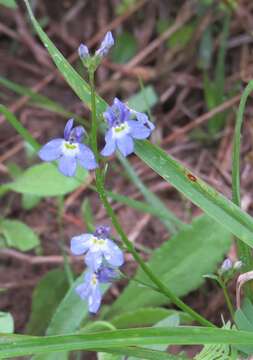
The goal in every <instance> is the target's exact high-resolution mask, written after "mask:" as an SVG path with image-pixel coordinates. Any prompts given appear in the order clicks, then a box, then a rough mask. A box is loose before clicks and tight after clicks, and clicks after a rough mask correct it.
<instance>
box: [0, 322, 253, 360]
mask: <svg viewBox="0 0 253 360" xmlns="http://www.w3.org/2000/svg"><path fill="white" fill-rule="evenodd" d="M252 341H253V334H252V333H251V332H249V331H237V330H227V329H218V328H211V327H209V328H208V327H198V326H194V327H192V326H186V327H184V326H179V327H159V328H142V329H123V330H111V331H102V332H93V333H85V334H69V335H57V336H45V337H32V336H31V337H28V336H22V335H21V336H20V335H19V336H17V335H2V336H1V346H0V357H1V358H2V359H3V358H7V357H12V358H13V357H15V356H25V355H31V354H38V353H45V352H49V351H51V352H53V351H74V350H81V349H83V350H94V349H99V350H100V351H105V350H107V351H108V352H112V353H114V352H116V351H119V353H121V354H127V355H128V354H129V352H130V351H132V354H131V355H132V356H136V357H137V354H138V350H140V349H141V350H144V349H143V348H139V347H138V346H146V345H162V344H163V345H167V344H170V345H173V344H175V345H193V344H217V343H219V344H231V345H249V344H252ZM136 345H137V347H136ZM132 346H133V347H132ZM135 347H136V348H135ZM135 350H136V354H135V353H134V352H135ZM150 351H151V353H152V354H153V357H150V356H149V357H145V356H143V355H142V357H141V358H143V359H145V358H146V359H152V360H156V359H157V360H162V359H167V360H169V359H176V358H175V356H174V358H173V355H169V354H167V353H164V352H157V351H154V350H150V349H146V354H148V353H149V355H150ZM157 354H159V356H160V357H158V356H156V355H157ZM166 356H167V357H166ZM139 357H140V356H139ZM181 359H182V357H181Z"/></svg>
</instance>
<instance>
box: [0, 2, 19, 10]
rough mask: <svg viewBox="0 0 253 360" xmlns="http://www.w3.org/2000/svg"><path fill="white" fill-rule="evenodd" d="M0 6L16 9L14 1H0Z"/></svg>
mask: <svg viewBox="0 0 253 360" xmlns="http://www.w3.org/2000/svg"><path fill="white" fill-rule="evenodd" d="M0 5H4V6H7V7H9V8H12V9H15V8H16V7H17V4H16V1H15V0H0Z"/></svg>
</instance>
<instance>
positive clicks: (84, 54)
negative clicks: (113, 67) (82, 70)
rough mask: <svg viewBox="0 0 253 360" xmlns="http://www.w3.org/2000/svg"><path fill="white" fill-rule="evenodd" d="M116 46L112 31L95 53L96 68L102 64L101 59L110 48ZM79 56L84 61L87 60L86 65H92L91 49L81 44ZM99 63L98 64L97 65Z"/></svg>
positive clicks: (106, 35) (107, 34)
mask: <svg viewBox="0 0 253 360" xmlns="http://www.w3.org/2000/svg"><path fill="white" fill-rule="evenodd" d="M113 45H114V39H113V36H112V33H111V31H108V32H107V33H106V34H105V37H104V39H103V40H102V42H101V44H100V46H99V48H98V49H97V50H96V52H95V57H94V60H95V64H96V66H97V65H98V64H99V63H100V61H101V58H102V57H104V56H106V55H107V54H108V52H109V50H110V48H111V47H112V46H113ZM78 54H79V56H80V58H81V59H82V60H85V64H86V65H91V63H92V58H91V57H90V53H89V49H88V47H87V46H86V45H85V44H81V45H80V46H79V48H78ZM97 61H98V63H97Z"/></svg>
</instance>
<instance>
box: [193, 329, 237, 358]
mask: <svg viewBox="0 0 253 360" xmlns="http://www.w3.org/2000/svg"><path fill="white" fill-rule="evenodd" d="M230 328H231V324H230V322H228V323H227V324H226V325H225V326H223V329H230ZM194 360H237V356H236V351H234V350H233V349H231V347H230V346H229V345H227V344H224V345H219V344H218V345H217V344H211V345H205V346H204V348H203V349H202V350H201V352H200V353H199V354H198V355H196V356H195V357H194Z"/></svg>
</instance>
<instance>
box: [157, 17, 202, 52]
mask: <svg viewBox="0 0 253 360" xmlns="http://www.w3.org/2000/svg"><path fill="white" fill-rule="evenodd" d="M172 25H173V22H172V21H168V20H164V19H163V20H159V21H158V22H157V31H158V33H160V34H161V33H163V32H164V31H166V30H167V29H168V28H169V27H171V26H172ZM195 27H196V23H195V22H194V21H191V22H190V23H188V24H185V25H183V26H181V27H180V29H178V30H177V31H176V32H174V34H172V35H171V36H170V37H169V39H168V40H167V42H166V44H167V46H168V47H169V48H172V47H175V46H180V47H184V46H186V45H187V44H188V43H189V41H190V40H191V38H192V35H193V33H194V30H195Z"/></svg>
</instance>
